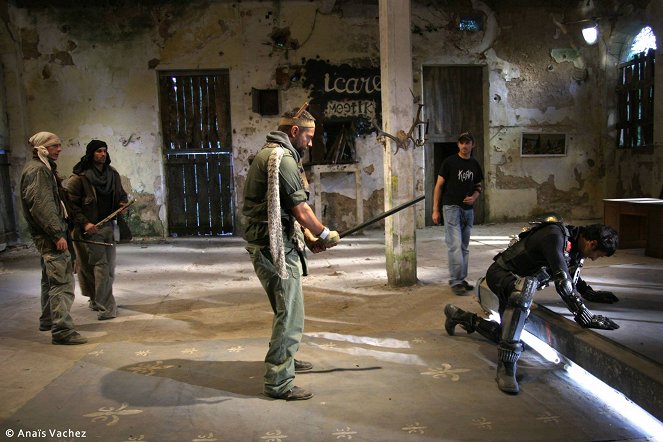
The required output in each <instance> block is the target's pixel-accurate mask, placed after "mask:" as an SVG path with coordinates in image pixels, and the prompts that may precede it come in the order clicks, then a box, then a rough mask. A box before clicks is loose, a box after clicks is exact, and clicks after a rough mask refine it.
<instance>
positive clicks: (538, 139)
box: [520, 132, 566, 157]
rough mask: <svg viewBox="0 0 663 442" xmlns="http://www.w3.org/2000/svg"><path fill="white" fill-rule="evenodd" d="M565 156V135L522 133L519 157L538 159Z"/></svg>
mask: <svg viewBox="0 0 663 442" xmlns="http://www.w3.org/2000/svg"><path fill="white" fill-rule="evenodd" d="M564 155H566V134H551V133H533V132H523V136H522V139H521V141H520V156H523V157H538V156H553V157H562V156H564Z"/></svg>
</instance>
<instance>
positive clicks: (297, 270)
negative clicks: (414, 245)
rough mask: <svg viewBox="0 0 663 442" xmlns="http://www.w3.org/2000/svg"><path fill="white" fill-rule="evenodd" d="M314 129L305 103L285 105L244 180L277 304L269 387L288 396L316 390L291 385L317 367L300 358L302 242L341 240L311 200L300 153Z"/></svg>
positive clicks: (254, 246)
mask: <svg viewBox="0 0 663 442" xmlns="http://www.w3.org/2000/svg"><path fill="white" fill-rule="evenodd" d="M314 133H315V119H314V118H313V116H312V115H311V114H310V113H308V112H306V111H305V110H304V107H302V108H301V109H299V110H298V111H292V112H286V113H285V114H284V115H283V116H282V117H281V118H280V119H279V126H278V131H274V132H270V133H269V134H268V135H267V141H266V143H265V145H264V146H263V147H262V149H261V150H260V151H259V152H258V153H257V154H256V156H255V158H254V160H253V162H252V163H251V166H250V167H249V172H248V174H247V176H246V185H245V187H244V208H243V214H244V216H246V217H247V219H248V225H247V228H246V231H245V238H246V240H247V242H248V245H247V246H246V250H247V251H248V252H249V254H250V255H251V260H252V262H253V268H254V269H255V272H256V275H257V276H258V278H259V279H260V282H261V283H262V286H263V288H264V289H265V292H266V293H267V296H268V298H269V302H270V304H271V306H272V311H273V312H274V319H273V322H272V337H271V339H270V341H269V350H268V351H267V355H266V356H265V366H266V373H265V378H264V394H265V395H266V396H269V397H273V398H275V399H285V400H289V401H292V400H305V399H310V398H311V397H313V394H312V393H311V392H309V391H307V390H305V389H303V388H300V387H297V386H295V385H294V379H295V372H301V371H306V370H311V369H312V368H313V365H312V364H310V363H309V362H305V361H297V360H295V353H296V352H297V350H298V349H299V343H300V342H301V339H302V334H303V331H304V296H303V293H302V281H301V277H302V275H306V254H305V248H304V244H306V245H307V246H308V248H309V249H310V250H311V251H312V252H313V253H317V252H320V251H323V250H325V249H327V248H330V247H333V246H334V245H336V244H337V243H338V242H339V241H340V236H339V234H338V232H336V231H330V230H329V229H328V228H327V227H325V226H324V225H323V224H322V223H321V222H320V221H319V220H318V218H317V217H316V216H315V214H314V213H313V210H312V209H311V207H310V206H309V205H308V203H307V201H308V189H307V187H308V186H307V181H306V177H305V175H304V172H303V168H302V166H301V159H302V155H304V153H305V152H306V149H308V148H310V147H311V145H312V140H313V134H314Z"/></svg>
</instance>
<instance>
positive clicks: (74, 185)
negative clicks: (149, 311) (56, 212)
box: [65, 140, 127, 321]
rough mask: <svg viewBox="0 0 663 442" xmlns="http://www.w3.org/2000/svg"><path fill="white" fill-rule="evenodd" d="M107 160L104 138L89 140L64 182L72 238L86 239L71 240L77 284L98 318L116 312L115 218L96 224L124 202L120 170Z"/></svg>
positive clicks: (111, 316)
mask: <svg viewBox="0 0 663 442" xmlns="http://www.w3.org/2000/svg"><path fill="white" fill-rule="evenodd" d="M110 162H111V159H110V155H109V154H108V145H107V144H106V143H105V142H104V141H100V140H92V141H90V142H89V143H88V145H87V148H86V149H85V155H84V156H83V157H81V160H80V161H79V162H78V163H77V164H76V165H75V166H74V175H72V176H71V177H70V178H69V179H68V180H67V181H66V182H65V188H66V189H67V195H68V198H69V204H70V207H71V212H72V214H71V215H72V219H73V222H74V225H75V229H74V232H73V236H74V239H79V240H85V241H89V242H83V241H77V242H75V243H74V248H75V249H76V255H77V257H78V259H77V263H78V284H79V285H80V287H81V292H82V293H83V296H87V297H88V298H90V299H89V301H88V303H89V306H90V308H91V309H92V310H96V311H97V318H98V319H99V320H100V321H103V320H106V319H113V318H115V317H116V316H117V304H116V303H115V297H114V296H113V280H114V278H115V239H114V235H113V226H114V222H107V223H105V224H101V225H99V226H97V225H96V224H97V223H99V221H101V220H103V219H105V218H106V217H108V215H110V214H111V213H113V212H114V211H115V210H117V209H119V208H120V207H124V206H125V205H126V204H127V193H126V192H125V191H124V189H123V188H122V182H121V179H120V174H119V173H118V172H117V170H115V168H113V167H112V166H111V165H110ZM95 243H97V244H95ZM99 243H106V244H112V245H111V246H106V245H102V244H99Z"/></svg>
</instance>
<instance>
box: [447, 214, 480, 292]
mask: <svg viewBox="0 0 663 442" xmlns="http://www.w3.org/2000/svg"><path fill="white" fill-rule="evenodd" d="M442 214H443V216H444V241H445V242H446V244H447V253H448V255H449V284H450V285H451V286H454V285H457V284H462V282H463V281H464V280H465V278H467V266H468V262H469V255H470V249H469V244H470V232H471V231H472V226H473V225H474V209H463V208H462V207H460V206H442Z"/></svg>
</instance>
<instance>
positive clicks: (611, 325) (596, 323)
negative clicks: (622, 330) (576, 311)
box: [575, 315, 619, 330]
mask: <svg viewBox="0 0 663 442" xmlns="http://www.w3.org/2000/svg"><path fill="white" fill-rule="evenodd" d="M575 320H576V322H577V323H578V324H580V325H581V326H583V327H585V328H596V329H599V330H617V329H618V328H619V324H617V323H616V322H615V321H613V320H612V319H610V318H606V317H605V316H601V315H592V317H591V318H590V319H589V321H586V320H585V319H584V318H580V317H578V316H576V318H575Z"/></svg>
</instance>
